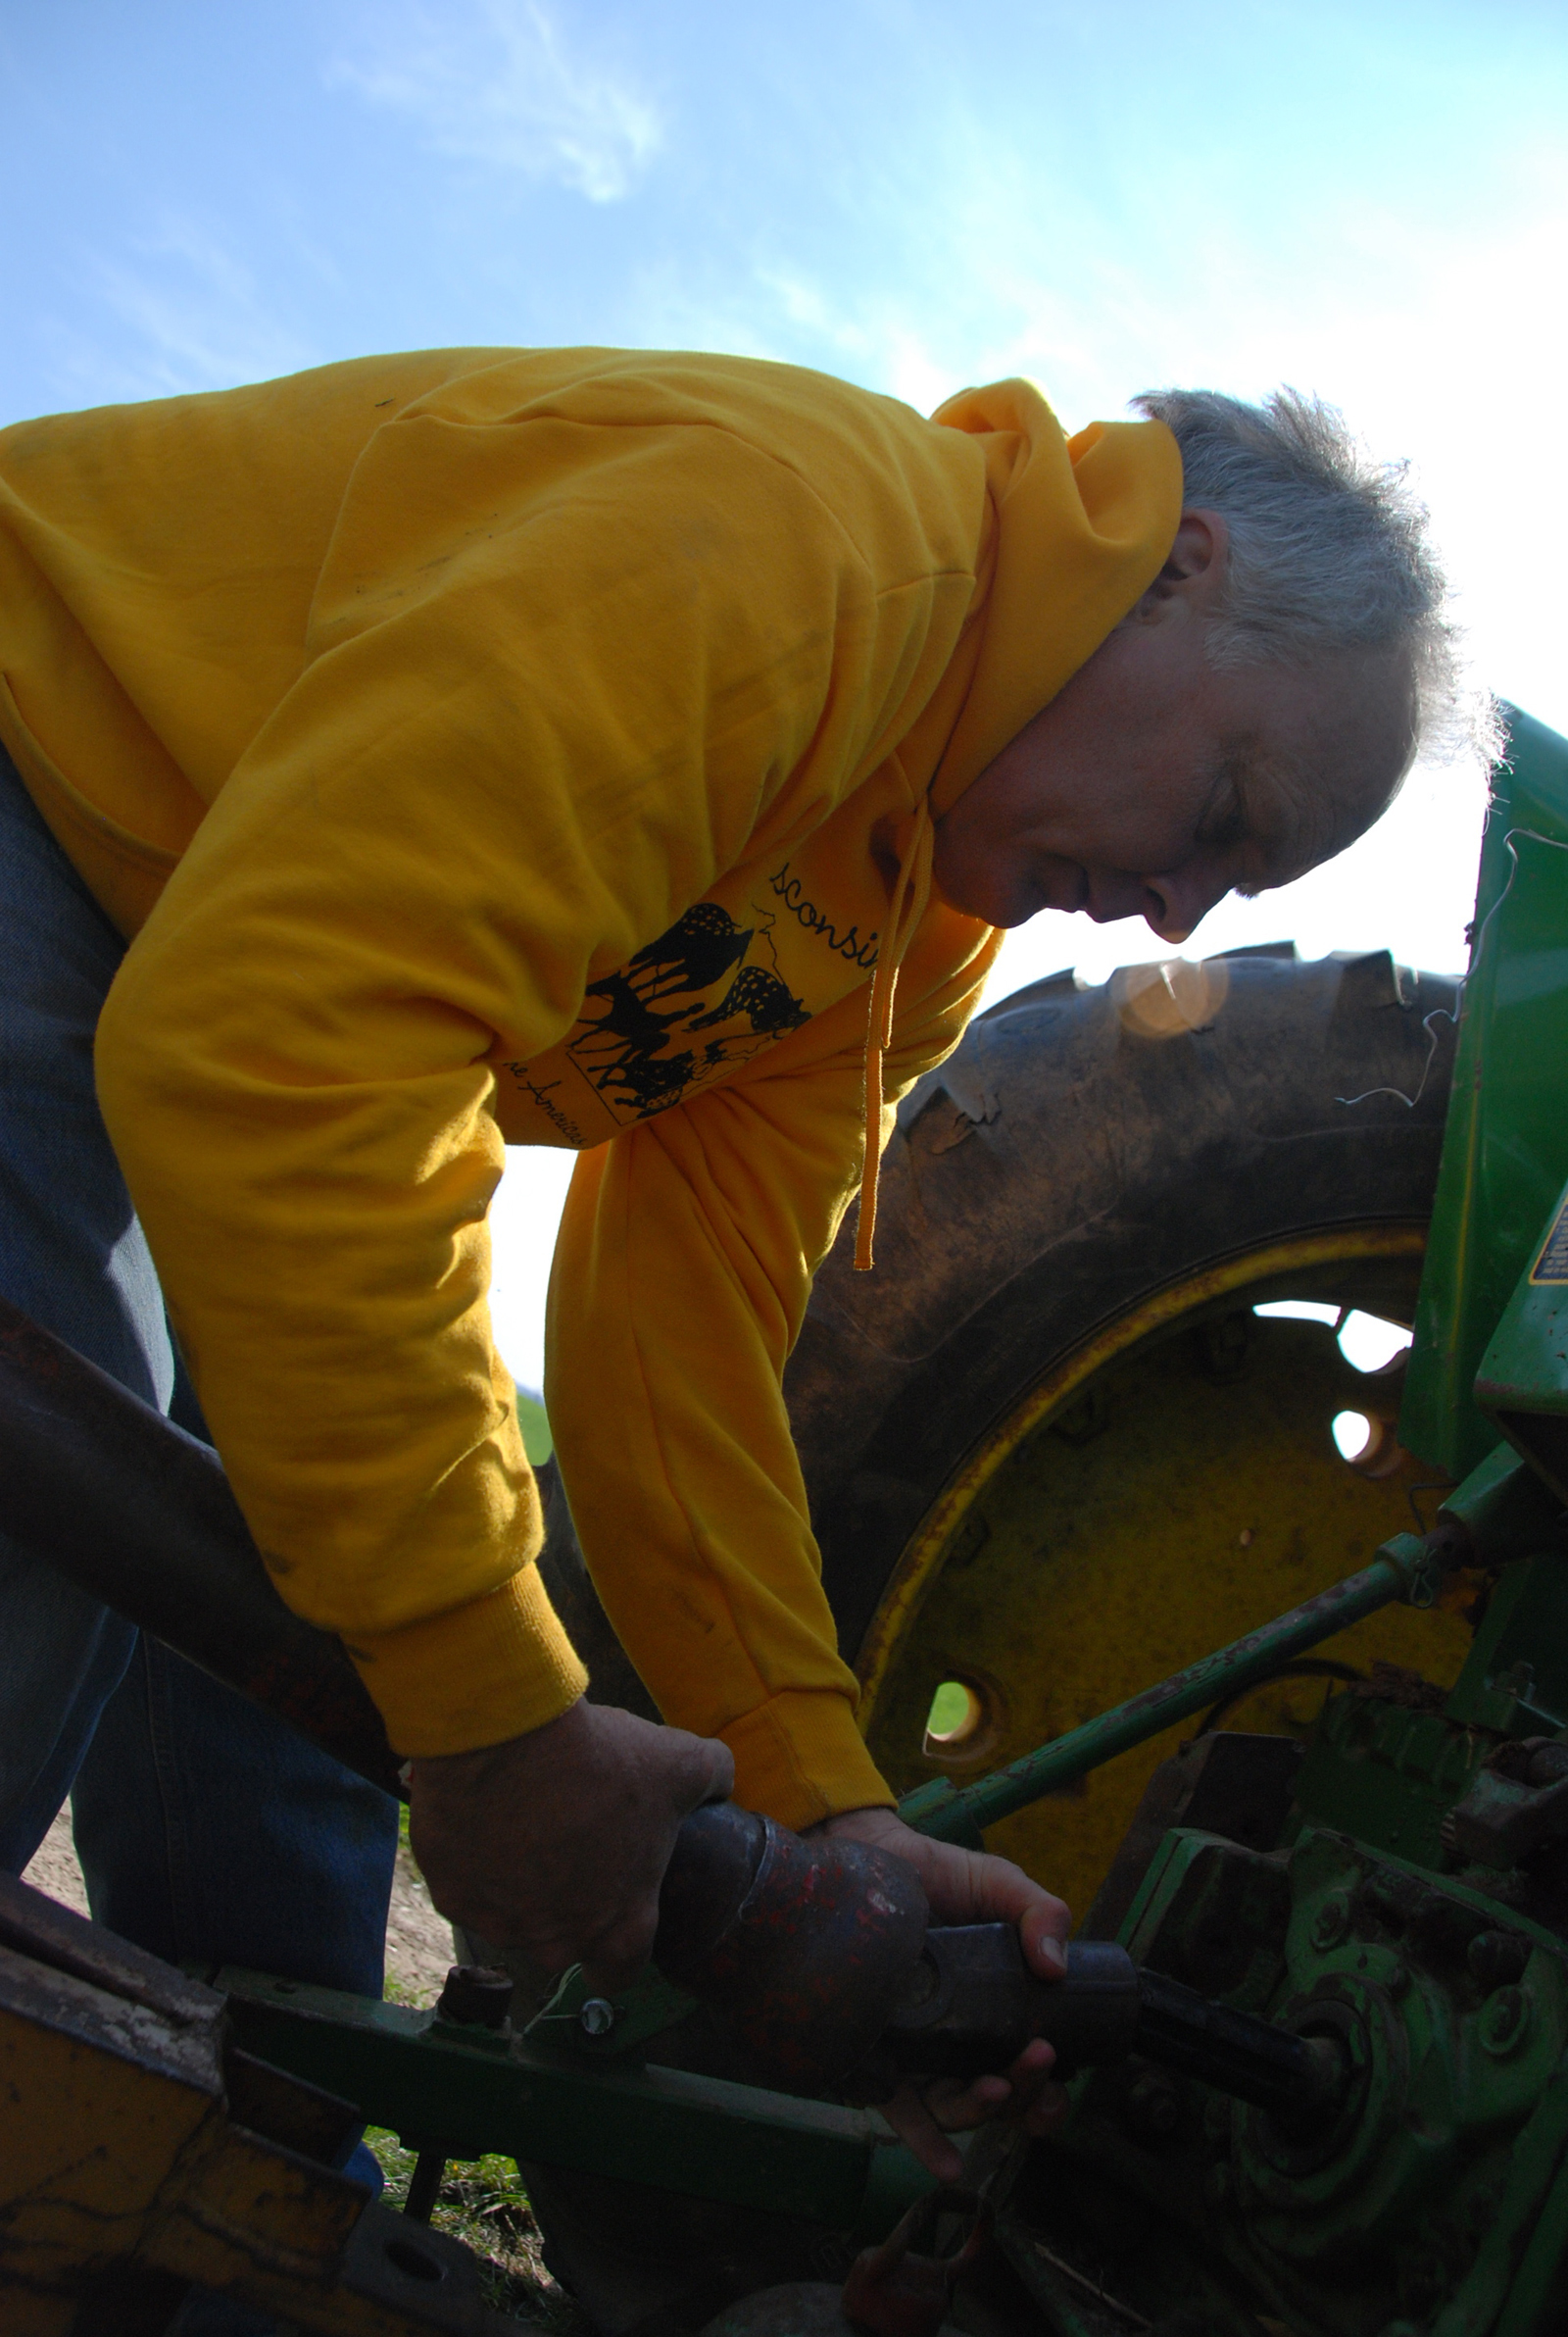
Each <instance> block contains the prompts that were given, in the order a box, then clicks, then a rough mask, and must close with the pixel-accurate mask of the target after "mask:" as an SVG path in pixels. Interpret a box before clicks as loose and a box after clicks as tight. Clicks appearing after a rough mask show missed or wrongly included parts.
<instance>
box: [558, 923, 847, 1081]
mask: <svg viewBox="0 0 1568 2337" xmlns="http://www.w3.org/2000/svg"><path fill="white" fill-rule="evenodd" d="M756 938H757V928H756V927H755V926H751V927H748V926H742V925H737V924H736V923H735V921H734V920H733V918H731V917H730V916H729V914H728V912H727V911H726V910H724V909H721V908H719V906H718V905H717V903H716V902H713V901H699V902H698V904H697V906H696V907H695V908H694V909H688V910H687V912H686V914H685V916H684V917H682V918H680V919H678V920H677V921H676V922H675V923H674V924H673V925H671V926H670V928H669V930H668V932H667V933H662V934H661V935H660V937H659V939H658V940H657V941H650V942H649V943H648V944H647V946H646V947H645V948H643V949H640V950H639V951H638V952H637V955H636V956H635V957H634V958H632V959H630V960H628V962H627V964H626V965H625V966H623V967H622V968H621V969H620V970H619V971H618V972H617V973H612V974H608V975H607V976H606V977H605V979H604V980H603V981H598V982H591V983H590V984H589V986H588V989H587V991H586V993H585V995H584V1000H583V1010H584V1011H583V1016H582V1019H581V1020H580V1021H579V1022H578V1024H577V1028H576V1031H575V1033H574V1034H573V1036H572V1038H571V1040H570V1042H569V1045H568V1049H567V1052H568V1053H569V1055H570V1056H571V1059H572V1061H573V1062H574V1063H575V1064H576V1066H577V1068H578V1069H579V1070H580V1071H582V1072H583V1074H584V1076H585V1077H586V1078H588V1079H589V1080H590V1081H591V1082H592V1084H593V1086H594V1087H595V1088H596V1089H597V1090H598V1092H599V1094H600V1096H601V1097H602V1098H603V1099H604V1102H605V1104H606V1106H607V1108H608V1109H609V1110H610V1111H612V1112H613V1114H614V1115H615V1117H616V1118H617V1119H645V1118H646V1117H647V1116H648V1115H649V1114H650V1113H654V1112H663V1111H666V1110H667V1109H668V1108H669V1106H670V1105H672V1104H678V1103H679V1102H680V1100H681V1098H682V1096H684V1095H687V1094H689V1093H690V1092H691V1090H692V1089H693V1088H696V1087H702V1086H707V1085H708V1084H709V1083H710V1082H711V1080H713V1079H715V1078H716V1077H717V1076H718V1075H719V1073H720V1072H722V1071H723V1070H725V1069H728V1067H729V1066H730V1065H732V1064H737V1063H745V1062H747V1061H748V1060H749V1059H750V1058H751V1057H752V1056H753V1055H755V1054H757V1053H758V1051H759V1050H760V1048H762V1047H764V1046H767V1045H768V1044H769V1043H770V1042H771V1041H772V1040H774V1039H778V1038H782V1037H783V1036H784V1035H785V1033H786V1032H787V1031H791V1030H798V1029H799V1028H800V1026H801V1024H802V1023H803V1022H806V1021H807V1020H809V1016H808V1014H807V1010H806V1008H805V1007H804V1006H803V1005H802V1004H801V1001H800V1000H799V999H798V998H796V997H795V996H793V994H792V993H791V991H790V989H789V987H788V985H787V984H786V983H785V982H783V981H781V980H780V978H779V976H778V975H777V974H776V973H774V972H773V971H772V970H770V969H769V968H768V967H765V966H756V965H748V964H747V963H746V956H747V952H748V950H749V949H750V948H751V945H752V943H753V941H754V940H755V939H756ZM726 982H727V987H725V988H724V990H723V994H722V995H721V996H720V997H719V998H717V999H716V1000H713V999H712V993H713V991H714V990H715V989H717V988H718V987H719V985H720V984H721V983H726ZM710 1002H711V1003H710ZM704 1033H707V1034H710V1035H707V1036H703V1035H702V1034H704ZM698 1040H700V1042H701V1043H700V1044H693V1043H692V1042H694V1041H698Z"/></svg>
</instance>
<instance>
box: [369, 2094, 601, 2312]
mask: <svg viewBox="0 0 1568 2337" xmlns="http://www.w3.org/2000/svg"><path fill="white" fill-rule="evenodd" d="M365 2139H366V2141H367V2142H368V2144H369V2146H370V2148H371V2150H372V2151H373V2152H374V2153H375V2156H376V2158H377V2159H378V2160H379V2161H380V2163H381V2171H382V2173H383V2174H384V2175H385V2176H386V2189H387V2204H388V2206H390V2207H397V2206H399V2205H400V2204H401V2202H402V2201H403V2200H404V2199H405V2198H406V2197H407V2194H408V2188H409V2182H410V2178H411V2177H412V2175H413V2173H414V2160H415V2155H414V2153H413V2151H408V2150H405V2149H404V2147H403V2145H402V2143H400V2142H399V2140H398V2138H397V2136H396V2135H395V2134H389V2133H387V2131H386V2130H385V2128H384V2127H380V2126H368V2127H367V2128H366V2133H365ZM430 2223H431V2228H432V2229H433V2230H435V2231H443V2232H446V2233H447V2234H448V2235H449V2237H451V2238H452V2239H455V2240H461V2241H462V2242H463V2244H464V2246H465V2247H466V2248H471V2249H472V2251H473V2253H474V2255H475V2256H476V2257H477V2258H478V2259H479V2266H480V2274H479V2276H480V2284H481V2286H482V2288H483V2290H484V2301H485V2303H486V2304H487V2305H488V2306H489V2307H490V2308H491V2310H492V2312H510V2313H513V2314H515V2316H516V2317H517V2318H518V2319H519V2320H526V2321H531V2322H533V2323H534V2324H535V2326H537V2327H539V2328H541V2329H547V2330H553V2331H558V2332H560V2333H561V2337H585V2332H586V2329H587V2323H586V2322H585V2321H584V2319H583V2317H582V2314H581V2313H580V2312H578V2310H577V2308H576V2306H575V2305H574V2304H573V2303H572V2301H571V2299H570V2298H569V2297H568V2296H567V2295H566V2293H565V2291H564V2289H562V2288H559V2287H558V2286H557V2285H556V2283H555V2281H554V2280H552V2279H551V2277H550V2274H549V2273H548V2272H547V2271H546V2270H545V2266H544V2259H543V2256H542V2255H541V2252H540V2250H541V2241H540V2236H539V2226H538V2224H537V2223H536V2222H535V2221H534V2217H533V2210H532V2209H531V2208H530V2207H529V2205H528V2194H527V2192H526V2191H525V2190H524V2189H523V2187H522V2179H521V2177H520V2176H519V2174H518V2172H517V2169H516V2167H515V2165H514V2164H513V2162H512V2161H511V2160H510V2159H498V2158H489V2159H472V2160H467V2161H458V2160H454V2161H453V2162H452V2163H450V2164H449V2165H448V2168H447V2172H446V2179H445V2181H444V2182H443V2183H442V2185H441V2196H440V2198H439V2200H438V2201H437V2202H436V2208H435V2213H434V2214H433V2215H432V2216H431V2218H430Z"/></svg>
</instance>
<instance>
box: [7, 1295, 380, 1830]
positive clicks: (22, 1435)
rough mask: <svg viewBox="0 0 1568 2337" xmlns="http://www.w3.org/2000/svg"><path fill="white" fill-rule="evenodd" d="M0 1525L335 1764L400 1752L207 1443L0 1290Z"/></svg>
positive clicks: (367, 1769) (360, 1764) (373, 1767)
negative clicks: (267, 1559) (283, 1592)
mask: <svg viewBox="0 0 1568 2337" xmlns="http://www.w3.org/2000/svg"><path fill="white" fill-rule="evenodd" d="M0 1479H3V1482H4V1486H5V1524H6V1530H7V1532H8V1533H11V1534H14V1535H15V1536H16V1537H17V1539H18V1540H19V1541H20V1542H23V1543H25V1545H26V1547H27V1548H28V1549H29V1550H31V1551H33V1552H34V1553H35V1554H36V1555H37V1556H38V1557H40V1558H43V1559H47V1560H48V1562H49V1563H50V1565H51V1566H56V1567H57V1568H58V1569H59V1571H60V1572H61V1573H63V1574H66V1575H68V1576H69V1577H70V1579H71V1580H72V1581H73V1582H74V1583H75V1584H76V1585H77V1586H78V1588H80V1589H82V1590H85V1591H87V1592H89V1593H90V1594H91V1595H92V1597H94V1598H96V1599H101V1600H102V1601H103V1603H104V1605H105V1606H106V1607H112V1608H113V1609H114V1610H115V1613H116V1614H117V1615H123V1616H125V1617H126V1619H127V1620H128V1621H130V1622H133V1623H137V1624H139V1625H140V1626H141V1628H142V1629H143V1630H146V1631H150V1632H151V1633H152V1634H153V1636H154V1638H156V1639H162V1640H164V1641H166V1642H167V1644H168V1645H169V1646H171V1647H173V1648H176V1649H177V1650H178V1651H179V1653H180V1654H181V1655H183V1656H188V1657H189V1658H190V1660H191V1662H192V1663H194V1664H198V1665H200V1666H201V1667H202V1669H203V1670H204V1671H210V1672H212V1673H213V1675H214V1676H215V1677H216V1678H218V1679H221V1680H222V1681H223V1682H224V1683H225V1684H226V1685H227V1686H229V1687H231V1688H237V1689H238V1690H239V1691H240V1693H241V1694H242V1695H244V1696H250V1697H253V1698H254V1699H255V1701H256V1702H257V1703H258V1704H264V1705H266V1706H267V1707H268V1708H269V1710H270V1711H271V1712H274V1713H276V1714H277V1715H279V1717H280V1718H282V1719H285V1720H288V1721H291V1722H292V1723H293V1725H294V1726H295V1727H296V1728H298V1729H299V1730H300V1731H301V1732H302V1733H303V1734H304V1735H306V1736H308V1737H312V1738H314V1740H315V1741H316V1743H317V1744H319V1745H321V1746H323V1747H324V1748H325V1750H326V1751H327V1752H329V1753H331V1754H333V1755H334V1756H335V1757H336V1759H337V1760H339V1761H341V1762H343V1763H344V1764H345V1765H346V1766H348V1767H349V1768H352V1769H356V1770H358V1771H359V1773H360V1774H361V1776H364V1777H368V1778H369V1780H370V1782H371V1783H372V1784H374V1785H379V1786H381V1787H383V1788H384V1789H385V1791H387V1792H388V1793H397V1792H398V1791H399V1790H400V1788H399V1783H398V1761H397V1756H396V1755H395V1754H394V1753H393V1751H392V1749H391V1747H390V1746H389V1745H388V1743H387V1738H386V1729H385V1727H384V1725H383V1723H382V1720H381V1715H380V1714H379V1713H378V1712H377V1711H376V1708H375V1706H374V1704H373V1703H372V1702H371V1700H370V1697H369V1695H368V1692H367V1690H366V1688H365V1685H364V1683H363V1682H362V1680H361V1678H360V1675H359V1673H358V1672H357V1671H356V1670H355V1668H354V1666H353V1665H352V1664H351V1663H350V1661H349V1659H348V1657H347V1656H346V1654H345V1653H344V1650H343V1644H342V1642H341V1640H339V1639H337V1638H335V1637H334V1636H333V1635H332V1634H331V1633H330V1632H327V1631H319V1630H318V1629H317V1628H316V1627H315V1626H314V1624H311V1623H308V1622H306V1621H305V1620H304V1619H303V1617H302V1616H297V1615H295V1614H294V1613H293V1612H292V1610H291V1609H290V1608H288V1607H286V1606H285V1605H284V1603H283V1601H282V1599H281V1598H280V1597H279V1596H278V1593H277V1590H276V1589H275V1587H274V1585H273V1583H272V1580H271V1577H270V1575H269V1573H268V1571H267V1568H266V1566H265V1564H264V1562H263V1559H262V1556H261V1554H260V1553H259V1552H258V1550H257V1547H256V1544H255V1542H254V1541H253V1540H252V1539H251V1534H250V1528H249V1527H248V1526H247V1525H246V1523H245V1520H244V1518H243V1517H241V1515H240V1512H239V1506H238V1504H237V1503H236V1501H235V1499H234V1496H233V1494H232V1493H231V1492H230V1490H229V1486H228V1480H227V1478H226V1477H225V1476H224V1474H223V1470H222V1466H221V1463H220V1461H219V1459H218V1456H217V1454H216V1453H215V1452H214V1451H213V1450H212V1448H211V1447H210V1446H208V1445H205V1444H202V1443H201V1442H200V1441H199V1439H197V1438H196V1437H194V1436H187V1435H186V1434H185V1432H184V1430H183V1429H182V1428H176V1427H175V1426H174V1424H173V1423H172V1421H171V1420H167V1419H165V1418H164V1417H163V1416H162V1414H160V1413H157V1412H154V1411H153V1410H152V1408H151V1407H150V1406H149V1405H146V1404H143V1403H142V1402H141V1401H140V1399H139V1398H138V1397H136V1396H133V1395H132V1394H131V1393H130V1391H129V1389H128V1388H123V1387H122V1386H121V1385H120V1382H119V1381H118V1380H116V1379H111V1378H110V1376H109V1374H108V1373H107V1372H106V1371H100V1370H99V1369H98V1367H97V1366H96V1365H94V1364H90V1363H88V1362H87V1361H86V1359H85V1358H84V1357H82V1356H79V1355H77V1354H76V1352H75V1351H74V1349H73V1348H71V1347H68V1346H67V1345H66V1343H65V1341H64V1340H63V1339H57V1338H56V1337H55V1336H54V1335H53V1333H52V1332H50V1331H46V1330H44V1329H42V1328H41V1327H40V1326H39V1325H38V1324H37V1323H35V1322H33V1321H32V1320H31V1319H30V1318H28V1317H27V1316H25V1315H24V1314H23V1313H22V1312H21V1311H20V1309H18V1308H16V1307H13V1306H10V1305H8V1304H7V1303H6V1302H5V1301H3V1300H0Z"/></svg>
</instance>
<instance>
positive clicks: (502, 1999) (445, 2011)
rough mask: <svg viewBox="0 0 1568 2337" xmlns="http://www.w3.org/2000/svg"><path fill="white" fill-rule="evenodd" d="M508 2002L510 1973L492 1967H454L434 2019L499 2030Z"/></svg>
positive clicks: (510, 1987)
mask: <svg viewBox="0 0 1568 2337" xmlns="http://www.w3.org/2000/svg"><path fill="white" fill-rule="evenodd" d="M511 2002H512V1974H511V1972H509V1971H504V1970H503V1969H502V1967H501V1966H500V1965H499V1964H453V1966H452V1968H451V1970H450V1971H449V1972H448V1973H447V1980H446V1986H445V1987H444V1988H443V1989H442V1991H441V1995H440V1998H439V2000H438V2001H437V2004H436V2008H435V2010H436V2018H437V2019H438V2020H460V2021H462V2022H463V2023H464V2024H465V2026H467V2027H477V2028H500V2027H501V2026H502V2024H503V2022H504V2021H505V2020H506V2017H507V2008H508V2006H509V2005H510V2004H511Z"/></svg>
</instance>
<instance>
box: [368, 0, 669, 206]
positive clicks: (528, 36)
mask: <svg viewBox="0 0 1568 2337" xmlns="http://www.w3.org/2000/svg"><path fill="white" fill-rule="evenodd" d="M370 38H371V44H372V47H371V53H370V54H368V56H367V57H365V58H364V59H361V60H358V61H356V60H350V59H345V60H343V61H341V62H340V63H339V64H338V65H337V66H335V67H334V68H333V71H332V75H331V77H332V78H333V79H334V80H337V81H340V82H343V83H346V84H347V85H349V86H350V87H352V88H354V89H357V90H358V91H359V93H360V94H361V96H362V97H364V98H366V99H367V100H368V102H369V103H371V104H372V105H379V106H385V107H388V108H390V109H391V110H393V111H394V112H398V113H402V114H405V115H407V116H409V117H410V118H411V119H412V120H413V121H414V122H416V123H417V124H418V125H419V127H420V129H421V130H422V132H423V135H424V138H425V140H426V142H427V144H428V145H430V146H431V147H432V148H433V149H434V150H435V152H436V153H438V154H446V155H450V156H452V157H453V158H454V159H456V160H458V161H462V162H469V163H480V164H484V165H487V166H488V167H489V168H491V169H493V170H498V171H502V172H515V173H517V174H520V175H521V176H523V177H525V178H533V179H553V180H554V181H555V182H556V183H557V184H558V185H561V186H564V187H569V188H570V189H571V190H572V191H573V192H574V193H576V194H580V195H586V196H587V198H588V200H589V201H590V202H591V203H613V202H616V201H618V200H619V198H620V197H621V196H623V195H625V194H626V193H628V192H629V190H630V188H631V186H632V183H633V181H634V180H635V178H636V177H637V175H638V174H639V173H640V172H641V171H642V170H643V168H644V167H645V165H646V164H647V163H648V162H649V161H650V160H651V159H652V157H653V156H654V155H655V154H656V153H657V152H658V151H659V149H660V147H661V145H662V142H663V134H664V124H663V119H662V113H661V111H660V109H659V107H658V106H657V105H656V104H655V102H654V100H653V98H652V97H651V96H650V95H649V94H648V92H647V91H646V90H644V89H642V88H639V87H638V86H637V84H636V82H635V81H634V80H633V79H632V77H631V76H630V75H628V74H626V73H625V72H623V71H619V70H616V69H615V68H613V66H610V65H607V64H603V63H598V62H591V61H589V60H587V59H585V58H582V57H579V56H575V55H573V54H572V52H571V49H570V47H569V46H568V43H567V41H566V40H565V38H564V35H563V33H562V30H561V27H560V25H558V23H557V22H556V20H555V19H554V18H553V17H552V16H550V15H549V14H547V12H546V11H545V9H543V8H542V7H540V6H539V5H538V4H537V0H477V4H476V5H475V6H472V7H470V8H469V9H467V10H466V11H463V12H461V14H460V12H458V11H456V10H454V11H450V12H447V13H445V14H443V16H442V18H441V20H440V22H439V23H437V22H435V21H433V20H432V19H431V18H429V17H428V16H425V15H424V14H423V13H422V12H418V13H416V14H414V15H412V16H409V17H406V18H405V19H404V25H403V29H402V31H401V32H396V31H388V30H386V29H384V28H380V27H378V28H377V29H376V31H375V32H374V33H373V34H372V35H371V36H370Z"/></svg>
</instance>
